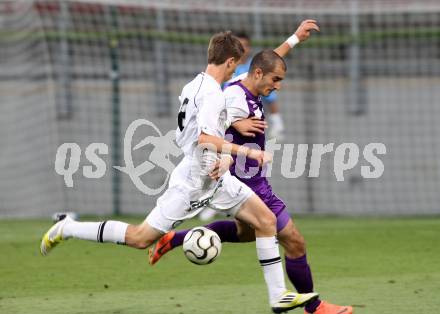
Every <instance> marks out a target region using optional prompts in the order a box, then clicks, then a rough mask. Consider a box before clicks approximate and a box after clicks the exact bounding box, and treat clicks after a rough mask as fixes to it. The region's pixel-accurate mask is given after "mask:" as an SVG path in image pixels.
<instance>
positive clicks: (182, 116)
mask: <svg viewBox="0 0 440 314" xmlns="http://www.w3.org/2000/svg"><path fill="white" fill-rule="evenodd" d="M188 103H189V99H188V98H185V99H184V100H183V102H182V104H181V105H180V109H179V114H178V115H177V125H178V126H179V130H180V131H182V130H183V128H184V127H185V125H184V123H185V117H186V105H188Z"/></svg>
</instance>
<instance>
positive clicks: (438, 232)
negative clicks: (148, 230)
mask: <svg viewBox="0 0 440 314" xmlns="http://www.w3.org/2000/svg"><path fill="white" fill-rule="evenodd" d="M124 220H127V221H129V222H139V221H141V219H134V218H125V219H124ZM200 224H201V223H200V222H198V221H196V220H194V221H191V222H189V223H187V225H186V226H191V225H200ZM297 224H298V226H299V228H300V230H301V231H302V233H303V235H304V236H305V238H306V240H307V243H308V257H309V262H310V264H311V266H312V270H313V275H314V279H315V288H316V290H317V291H319V292H320V293H321V295H322V297H323V298H324V299H326V300H329V301H331V302H334V303H340V304H352V305H354V307H355V313H359V314H367V313H368V314H369V313H371V314H387V313H390V314H391V313H393V314H395V313H399V314H403V313H437V312H438V311H439V310H438V309H439V308H440V297H439V295H438V294H439V292H440V242H439V241H440V218H439V217H432V218H399V219H396V218H384V219H377V218H358V219H356V218H329V217H300V218H298V219H297ZM50 225H51V223H50V222H49V221H47V220H46V221H43V220H3V221H1V220H0V248H1V258H0V313H8V314H9V313H151V314H165V313H173V314H174V313H175V314H190V313H193V314H197V313H203V314H209V313H217V314H228V313H231V314H232V313H249V314H258V313H270V311H269V308H268V305H267V296H266V288H265V286H264V282H263V276H262V273H261V270H260V267H259V265H258V262H257V259H256V254H255V247H254V244H253V243H249V244H225V245H224V246H223V252H222V255H221V256H220V258H219V259H218V260H217V261H216V262H215V263H213V264H211V265H208V266H196V265H193V264H191V263H189V262H188V261H187V260H186V259H185V258H184V256H183V254H182V252H181V250H180V249H176V250H174V251H172V252H171V253H169V254H168V255H166V256H165V257H164V258H163V260H161V261H160V262H159V263H158V264H157V265H156V266H154V267H151V266H149V265H148V263H147V257H146V252H145V251H137V250H133V249H130V248H127V247H123V246H114V245H111V244H96V243H91V242H83V241H78V240H69V241H68V242H66V243H63V244H62V245H60V247H57V248H56V250H54V252H52V253H51V254H50V255H49V256H47V257H42V256H40V254H39V251H38V247H39V241H40V237H41V235H42V234H43V232H44V231H45V230H46V229H48V228H49V226H50ZM292 313H302V310H299V309H298V310H294V311H292Z"/></svg>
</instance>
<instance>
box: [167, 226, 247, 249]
mask: <svg viewBox="0 0 440 314" xmlns="http://www.w3.org/2000/svg"><path fill="white" fill-rule="evenodd" d="M205 227H206V228H208V229H211V230H212V231H215V232H216V233H217V234H218V236H219V237H220V240H221V241H222V242H240V239H239V238H238V236H237V225H236V224H235V222H234V221H232V220H222V221H214V222H212V223H210V224H209V225H206V226H205ZM188 231H189V229H187V230H181V231H177V232H176V235H175V236H174V238H173V239H172V240H171V245H172V246H173V248H174V247H176V246H180V245H182V244H183V239H184V238H185V236H186V234H187V233H188Z"/></svg>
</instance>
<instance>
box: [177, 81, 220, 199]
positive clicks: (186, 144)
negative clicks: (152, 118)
mask: <svg viewBox="0 0 440 314" xmlns="http://www.w3.org/2000/svg"><path fill="white" fill-rule="evenodd" d="M179 99H180V102H181V105H180V110H179V114H178V118H177V123H178V128H177V130H176V142H177V145H179V147H180V148H181V149H182V150H183V152H184V154H185V157H184V159H183V160H182V161H181V162H180V163H179V165H178V166H177V167H176V169H175V170H174V172H173V174H172V176H171V180H170V185H172V184H183V185H186V186H187V187H188V188H192V189H194V191H200V192H201V193H202V194H203V193H206V192H207V191H210V190H212V189H213V188H215V181H213V180H212V179H210V178H209V176H208V173H209V172H210V169H212V167H213V166H214V163H215V161H216V160H217V159H218V154H217V153H216V152H212V151H203V153H202V154H201V153H200V151H196V148H197V145H198V140H199V135H200V134H201V133H202V132H203V133H206V134H208V135H214V136H217V137H221V138H224V136H225V132H226V129H227V126H228V125H227V119H226V115H227V111H226V104H225V97H224V95H223V91H222V89H221V87H220V84H219V83H218V82H217V81H216V80H215V79H214V78H213V77H212V76H210V75H209V74H206V73H200V74H199V75H197V76H196V78H195V79H194V80H192V81H191V82H189V83H188V84H186V85H185V87H184V88H183V89H182V93H181V95H180V97H179ZM196 194H199V193H198V192H197V193H196Z"/></svg>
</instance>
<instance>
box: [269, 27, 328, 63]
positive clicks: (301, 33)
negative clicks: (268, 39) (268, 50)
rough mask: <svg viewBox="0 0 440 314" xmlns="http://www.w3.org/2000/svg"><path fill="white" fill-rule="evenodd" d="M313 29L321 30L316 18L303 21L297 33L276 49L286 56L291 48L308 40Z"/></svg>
mask: <svg viewBox="0 0 440 314" xmlns="http://www.w3.org/2000/svg"><path fill="white" fill-rule="evenodd" d="M313 30H315V31H317V32H319V26H318V24H317V22H316V21H315V20H304V21H302V23H301V24H300V25H299V27H298V29H297V30H296V32H295V34H293V35H292V36H290V37H289V38H287V40H286V41H285V42H283V43H282V44H281V45H280V46H278V48H276V49H274V51H275V52H276V53H277V54H278V55H279V56H280V57H284V56H285V55H286V54H287V53H288V52H289V51H290V49H292V48H293V47H295V46H296V45H297V44H298V43H301V42H303V41H306V40H307V39H308V38H309V37H310V32H311V31H313Z"/></svg>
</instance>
